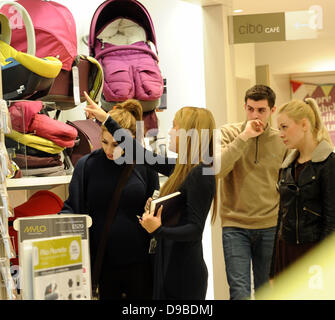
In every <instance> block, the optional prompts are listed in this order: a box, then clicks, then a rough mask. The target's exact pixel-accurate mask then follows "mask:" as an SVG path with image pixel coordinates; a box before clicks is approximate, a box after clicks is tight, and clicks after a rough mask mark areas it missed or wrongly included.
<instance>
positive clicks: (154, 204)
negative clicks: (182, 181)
mask: <svg viewBox="0 0 335 320" xmlns="http://www.w3.org/2000/svg"><path fill="white" fill-rule="evenodd" d="M162 205H163V211H162V224H163V226H173V225H176V224H177V223H178V221H179V217H180V213H181V210H182V208H183V207H184V205H185V204H184V203H183V201H182V197H181V193H180V192H179V191H177V192H174V193H171V194H168V195H166V196H163V197H159V198H157V199H154V200H152V201H151V204H150V212H153V211H154V216H156V215H157V211H158V209H159V208H160V206H162Z"/></svg>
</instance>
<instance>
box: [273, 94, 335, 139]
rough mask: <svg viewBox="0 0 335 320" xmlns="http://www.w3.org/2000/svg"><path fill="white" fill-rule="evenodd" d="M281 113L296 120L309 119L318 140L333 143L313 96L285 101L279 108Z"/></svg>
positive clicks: (314, 135)
mask: <svg viewBox="0 0 335 320" xmlns="http://www.w3.org/2000/svg"><path fill="white" fill-rule="evenodd" d="M280 113H285V114H287V116H288V117H289V118H291V119H292V120H294V121H295V122H297V121H301V120H302V119H303V118H306V119H308V120H309V122H310V124H311V130H312V134H313V137H314V138H315V139H316V141H317V142H320V141H322V140H326V141H327V142H328V143H329V144H330V145H333V143H332V141H331V139H330V136H329V133H328V131H327V128H326V127H325V125H324V123H323V121H322V117H321V112H320V108H319V106H318V105H317V103H316V101H315V100H314V99H313V98H306V99H305V101H302V100H292V101H290V102H288V103H285V104H283V105H282V106H281V107H280V108H279V110H278V114H280Z"/></svg>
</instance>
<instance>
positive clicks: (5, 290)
mask: <svg viewBox="0 0 335 320" xmlns="http://www.w3.org/2000/svg"><path fill="white" fill-rule="evenodd" d="M2 98H3V91H2V73H1V71H0V300H14V299H17V295H16V289H15V283H14V281H13V278H12V275H11V271H10V259H12V258H14V257H15V251H14V248H13V245H12V241H11V238H10V236H9V234H8V217H10V216H11V215H12V213H11V212H10V210H9V205H8V194H7V185H6V176H7V173H8V154H7V150H6V147H5V144H4V141H5V138H4V134H5V133H7V131H8V130H9V128H8V126H7V123H8V121H9V118H8V112H7V111H6V109H7V104H6V102H5V101H4V100H3V99H2Z"/></svg>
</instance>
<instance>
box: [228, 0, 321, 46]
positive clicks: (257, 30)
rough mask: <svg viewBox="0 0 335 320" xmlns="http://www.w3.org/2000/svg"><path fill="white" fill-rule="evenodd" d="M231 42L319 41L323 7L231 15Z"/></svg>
mask: <svg viewBox="0 0 335 320" xmlns="http://www.w3.org/2000/svg"><path fill="white" fill-rule="evenodd" d="M228 18H229V34H230V42H231V43H248V42H268V41H285V40H298V39H313V38H317V31H318V30H319V29H322V8H321V7H320V6H312V7H310V8H309V10H304V11H292V12H277V13H264V14H249V15H236V16H229V17H228Z"/></svg>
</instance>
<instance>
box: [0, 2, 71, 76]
mask: <svg viewBox="0 0 335 320" xmlns="http://www.w3.org/2000/svg"><path fill="white" fill-rule="evenodd" d="M16 2H17V3H19V4H20V5H22V6H23V7H24V8H25V9H26V10H27V12H28V13H29V15H30V17H31V20H32V22H33V25H34V29H35V37H36V54H35V55H36V56H37V57H39V58H45V57H47V56H53V57H57V58H58V59H59V60H60V61H62V63H63V67H62V68H63V69H64V70H67V71H70V70H71V68H72V64H73V61H74V59H75V57H76V56H77V33H76V24H75V20H74V18H73V16H72V13H71V12H70V11H69V9H68V8H67V7H65V6H64V5H61V4H59V3H57V2H55V1H44V0H17V1H16ZM0 11H1V12H2V13H4V14H5V15H6V16H7V17H8V18H9V21H15V28H12V40H11V46H12V47H14V48H15V49H16V50H18V51H22V52H26V51H27V36H26V29H25V27H24V24H23V21H22V24H21V19H18V17H17V15H18V13H17V11H16V10H13V9H12V7H11V6H10V5H5V6H4V7H3V8H2V9H1V10H0Z"/></svg>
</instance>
